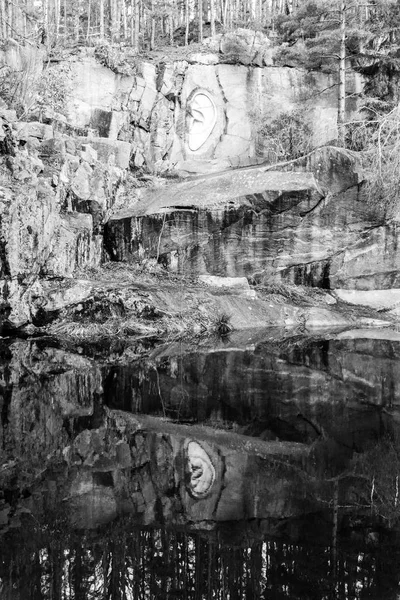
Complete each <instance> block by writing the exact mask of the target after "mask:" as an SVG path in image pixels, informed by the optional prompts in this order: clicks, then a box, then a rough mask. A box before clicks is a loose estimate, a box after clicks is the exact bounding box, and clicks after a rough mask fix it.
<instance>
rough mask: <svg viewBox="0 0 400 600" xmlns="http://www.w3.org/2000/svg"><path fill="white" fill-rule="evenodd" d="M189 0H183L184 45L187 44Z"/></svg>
mask: <svg viewBox="0 0 400 600" xmlns="http://www.w3.org/2000/svg"><path fill="white" fill-rule="evenodd" d="M189 22H190V18H189V0H185V46H188V45H189Z"/></svg>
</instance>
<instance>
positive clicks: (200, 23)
mask: <svg viewBox="0 0 400 600" xmlns="http://www.w3.org/2000/svg"><path fill="white" fill-rule="evenodd" d="M198 7H199V8H198V11H199V42H200V44H202V43H203V0H199V4H198Z"/></svg>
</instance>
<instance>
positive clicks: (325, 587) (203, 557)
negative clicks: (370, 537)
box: [0, 520, 400, 600]
mask: <svg viewBox="0 0 400 600" xmlns="http://www.w3.org/2000/svg"><path fill="white" fill-rule="evenodd" d="M233 528H234V526H233ZM227 530H228V531H229V526H228V527H227ZM331 556H332V553H331V549H330V548H329V547H324V546H321V545H319V544H317V543H307V544H305V543H298V542H296V543H294V542H287V541H283V540H281V539H275V541H271V540H266V539H264V540H260V539H258V540H252V541H250V540H248V541H247V543H246V542H243V539H242V541H241V543H236V544H232V543H228V542H227V540H226V535H224V534H223V532H221V531H220V532H219V533H216V532H212V533H211V532H209V533H206V532H188V531H174V532H172V531H167V530H165V529H143V528H142V529H135V528H132V524H131V523H129V521H128V520H121V521H119V522H117V523H114V524H113V525H112V526H109V527H108V528H107V529H105V530H103V531H102V532H101V533H100V532H97V533H95V532H80V533H78V532H73V531H68V530H66V529H65V528H64V526H62V525H60V523H58V524H57V523H55V524H54V523H53V524H52V526H49V527H48V528H46V527H42V528H41V529H40V531H36V534H35V535H34V532H33V531H32V529H30V528H29V527H27V528H25V529H24V533H23V534H22V533H19V534H17V535H16V534H13V535H12V536H11V537H9V540H8V543H7V544H5V543H4V544H2V547H1V550H0V597H1V598H5V599H10V600H39V599H44V598H46V599H47V598H51V599H52V600H64V599H74V600H83V599H85V600H86V599H87V600H92V599H93V600H94V599H100V598H101V599H102V600H105V599H107V600H125V599H126V600H129V599H131V598H132V599H133V598H135V599H142V598H143V599H144V598H155V599H165V600H168V599H171V600H172V599H173V598H184V599H187V600H195V599H203V598H205V599H208V598H215V599H221V600H223V599H231V600H234V599H238V600H239V599H256V598H265V599H267V598H268V600H271V599H276V600H278V599H281V598H290V599H291V600H295V599H299V600H300V599H301V600H305V599H310V600H311V599H312V600H314V599H315V600H325V599H327V600H333V599H336V600H350V599H353V598H359V599H363V600H365V599H371V600H372V599H374V600H378V599H379V600H385V599H388V600H389V599H390V600H391V599H393V600H395V599H396V598H397V597H398V593H399V591H400V588H399V566H400V551H399V550H397V551H394V549H393V546H392V545H391V544H390V541H389V540H385V539H382V540H381V543H380V545H379V547H378V546H377V545H372V546H371V545H370V546H369V545H368V544H367V542H365V541H362V542H360V543H359V544H358V545H357V544H356V543H355V542H354V540H353V541H352V542H351V543H350V542H349V540H347V544H346V545H345V544H344V541H343V540H342V543H341V544H340V545H339V549H338V553H337V562H336V567H335V568H333V565H332V561H331ZM333 572H335V573H336V575H335V577H334V578H333V577H332V574H333Z"/></svg>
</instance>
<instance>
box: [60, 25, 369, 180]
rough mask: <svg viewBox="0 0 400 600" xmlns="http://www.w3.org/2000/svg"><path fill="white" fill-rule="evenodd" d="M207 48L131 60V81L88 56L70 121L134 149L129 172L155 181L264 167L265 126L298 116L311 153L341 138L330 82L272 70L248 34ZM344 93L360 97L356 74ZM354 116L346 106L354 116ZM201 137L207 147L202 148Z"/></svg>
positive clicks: (75, 71) (76, 81) (77, 66)
mask: <svg viewBox="0 0 400 600" xmlns="http://www.w3.org/2000/svg"><path fill="white" fill-rule="evenodd" d="M208 49H209V50H210V51H211V54H204V53H197V54H194V55H190V54H189V55H188V56H187V59H186V60H177V61H175V62H170V63H168V62H164V61H161V62H159V63H158V64H153V63H150V62H138V61H137V60H136V59H135V58H134V57H129V56H128V57H127V59H126V63H127V65H128V66H129V67H130V71H131V74H130V75H126V74H119V73H114V72H112V71H111V70H110V69H108V68H106V67H104V66H103V65H101V64H99V62H97V61H96V60H95V58H94V56H93V55H91V54H90V52H87V53H86V54H84V55H82V56H81V57H79V59H77V60H75V61H74V62H72V64H71V70H72V81H73V87H74V93H73V94H72V95H71V98H70V100H69V102H68V107H67V115H68V122H69V123H70V124H72V125H74V126H79V127H81V128H83V129H91V130H92V131H94V134H95V135H100V136H101V137H108V138H110V139H119V140H123V141H125V142H129V143H130V144H132V165H134V166H135V167H137V168H141V169H145V170H148V171H150V172H159V173H163V172H166V171H168V172H170V171H172V172H174V171H178V172H180V173H183V174H190V173H208V172H210V171H220V170H222V169H225V168H230V167H237V166H246V165H249V164H254V163H257V161H264V160H265V159H266V158H267V157H268V156H267V155H268V151H267V149H266V148H265V145H264V142H263V136H262V135H261V133H260V122H261V120H265V119H266V120H267V121H273V120H274V119H275V118H277V117H278V116H279V115H281V114H282V113H288V112H290V111H292V110H294V109H299V108H301V110H302V112H303V114H304V115H306V120H307V123H308V124H309V126H310V128H311V131H312V138H313V140H312V143H313V145H314V146H317V145H320V144H326V143H328V142H330V141H332V140H335V139H336V138H337V106H336V104H337V100H336V95H335V91H334V81H333V79H332V77H330V76H327V75H324V74H322V73H313V74H306V73H305V72H302V71H300V70H297V69H291V68H285V67H282V68H281V67H272V66H265V65H271V56H270V47H269V42H268V40H266V38H265V37H264V36H263V35H262V34H261V33H256V32H250V31H248V30H239V31H238V32H236V33H235V34H224V35H222V36H217V37H216V38H214V39H213V40H209V42H208ZM204 50H206V47H205V48H204ZM230 63H231V64H230ZM348 89H349V95H350V96H352V97H354V95H355V97H356V96H357V94H358V93H359V92H360V91H361V85H360V82H359V80H358V79H357V78H356V76H355V75H354V76H351V77H350V76H349V81H348ZM356 111H357V103H356V102H355V101H349V103H348V106H347V112H348V116H349V117H351V115H354V114H355V112H356ZM200 130H201V131H200ZM198 135H202V136H203V138H204V139H203V142H202V143H201V144H200V145H198V146H197V145H195V144H193V136H198ZM278 159H279V157H278ZM275 160H276V158H275Z"/></svg>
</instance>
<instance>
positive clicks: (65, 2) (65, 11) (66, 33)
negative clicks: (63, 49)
mask: <svg viewBox="0 0 400 600" xmlns="http://www.w3.org/2000/svg"><path fill="white" fill-rule="evenodd" d="M67 28H68V20H67V0H64V39H67V35H68V29H67Z"/></svg>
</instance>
